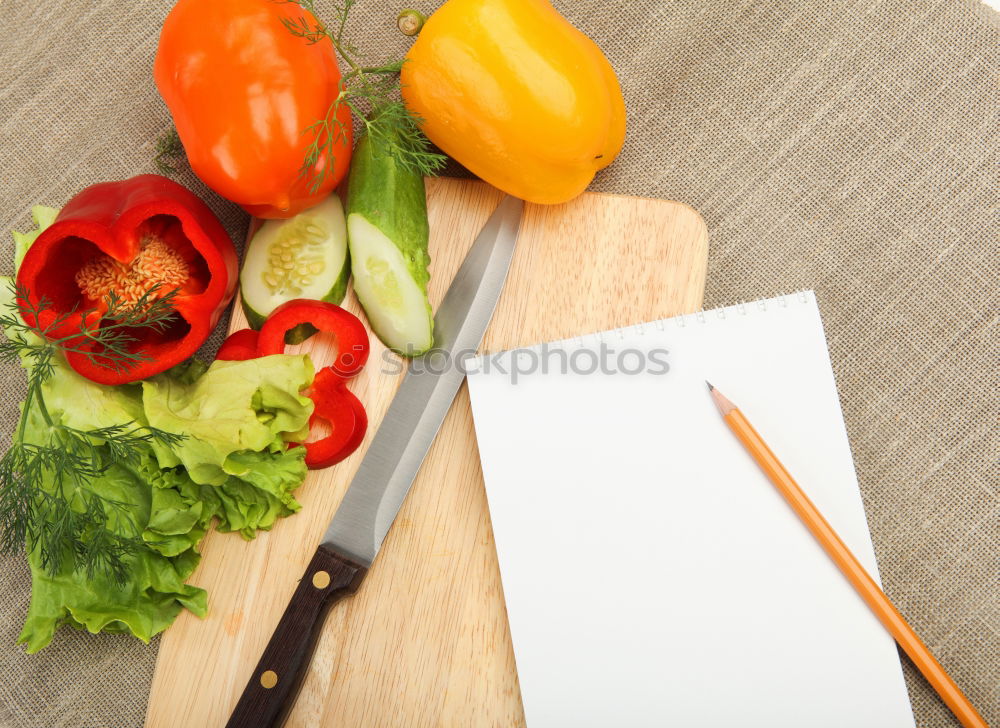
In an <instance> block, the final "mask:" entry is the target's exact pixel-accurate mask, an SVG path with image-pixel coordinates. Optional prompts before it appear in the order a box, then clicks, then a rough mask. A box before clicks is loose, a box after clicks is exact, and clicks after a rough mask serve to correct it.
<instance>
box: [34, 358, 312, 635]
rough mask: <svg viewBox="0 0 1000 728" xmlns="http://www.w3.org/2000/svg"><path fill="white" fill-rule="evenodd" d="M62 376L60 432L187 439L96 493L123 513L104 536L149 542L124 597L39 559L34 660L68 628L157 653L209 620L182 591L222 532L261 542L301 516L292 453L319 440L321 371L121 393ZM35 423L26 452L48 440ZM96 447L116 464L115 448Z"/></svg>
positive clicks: (228, 373)
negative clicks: (204, 543) (316, 409)
mask: <svg viewBox="0 0 1000 728" xmlns="http://www.w3.org/2000/svg"><path fill="white" fill-rule="evenodd" d="M54 366H55V371H54V374H53V376H52V377H51V378H50V379H49V380H47V381H46V382H45V384H44V385H43V394H44V399H45V402H46V404H47V408H48V411H49V414H50V416H51V417H52V418H53V420H54V422H55V423H56V425H63V426H68V427H72V428H75V429H78V430H83V431H89V430H94V429H98V428H102V427H110V426H115V425H126V426H128V427H149V426H152V427H156V428H158V429H160V430H163V431H164V432H168V433H173V434H176V435H180V436H182V439H181V440H180V441H179V442H177V443H176V444H173V445H169V446H168V445H165V444H163V443H161V442H157V441H155V440H154V441H151V442H150V443H148V444H146V445H142V446H140V447H139V448H138V450H139V456H138V457H137V458H136V459H135V460H134V461H129V462H122V461H117V462H113V464H112V465H111V466H110V467H108V468H107V469H106V470H105V471H104V472H102V473H101V474H100V475H98V476H97V477H95V478H93V479H92V480H90V482H89V483H88V484H87V487H88V489H90V490H92V491H93V492H94V493H96V494H97V495H99V496H101V497H102V498H104V499H106V501H108V502H115V503H118V504H120V505H119V506H118V507H117V508H112V509H109V516H108V520H107V527H108V528H109V529H110V530H113V531H116V532H119V533H122V534H123V535H129V536H134V535H136V534H139V535H141V538H142V541H143V542H144V543H145V547H140V549H139V550H138V552H137V553H133V554H129V555H128V556H127V557H126V559H125V563H126V567H127V575H126V580H125V583H124V584H122V585H119V584H117V583H115V582H113V581H112V580H110V579H109V578H108V577H106V576H104V575H102V574H92V575H87V574H84V573H80V572H77V571H73V570H72V567H71V566H67V567H66V568H64V569H63V570H61V571H60V572H59V573H56V574H50V573H49V572H48V570H47V569H46V568H45V566H44V565H43V564H41V563H40V558H39V555H38V553H37V551H32V550H30V549H29V554H28V560H29V564H30V566H31V572H32V596H31V604H30V606H29V609H28V615H27V618H26V620H25V624H24V629H23V630H22V632H21V636H20V638H19V641H20V642H22V643H24V644H26V645H27V651H28V652H37V651H38V650H40V649H42V648H43V647H45V646H46V645H47V644H49V642H50V641H51V640H52V637H53V635H54V634H55V632H56V630H57V629H58V628H59V627H60V626H61V625H64V624H65V625H69V626H71V627H74V628H77V629H86V630H88V631H90V632H101V631H103V632H126V633H130V634H132V635H134V636H135V637H138V638H139V639H141V640H143V641H144V642H148V641H149V640H150V639H151V638H152V637H153V636H154V635H155V634H157V633H159V632H161V631H162V630H164V629H166V627H168V626H169V625H170V624H171V623H172V622H173V620H174V619H175V618H176V617H177V615H178V614H179V613H180V610H181V609H184V608H186V609H189V610H191V611H192V612H194V613H195V614H197V615H199V616H203V615H204V614H205V612H206V610H207V595H206V593H205V592H204V590H202V589H199V588H197V587H194V586H190V585H187V584H185V580H186V579H187V578H188V577H189V576H190V575H191V572H192V571H193V570H194V568H195V566H197V564H198V560H199V558H200V555H199V553H198V547H199V544H200V543H201V540H202V538H204V536H205V533H206V532H207V531H208V529H209V528H210V527H211V525H212V523H213V521H216V522H217V528H218V529H219V530H220V531H239V532H240V533H241V534H242V535H243V537H244V538H252V537H253V536H254V534H255V533H256V532H257V531H258V530H260V529H269V528H271V527H272V526H273V525H274V523H275V521H276V520H277V519H278V518H280V517H283V516H287V515H290V514H292V513H294V512H296V511H297V510H299V508H300V506H299V504H298V502H296V500H295V498H294V495H293V493H294V491H295V489H296V488H297V487H298V486H299V485H301V483H302V481H303V480H304V479H305V475H306V466H305V460H304V458H305V454H304V450H303V448H301V447H294V448H289V447H288V445H287V444H286V442H285V440H286V439H288V438H290V437H291V436H292V435H293V434H294V433H298V432H300V431H302V430H303V429H304V428H305V429H308V423H309V417H310V415H311V414H312V401H311V400H309V399H308V398H307V397H303V396H302V395H301V394H299V392H300V390H302V389H304V388H306V387H308V386H309V385H310V384H311V383H312V376H313V370H312V363H311V361H310V360H309V358H308V357H307V356H284V355H279V356H272V357H266V358H264V359H259V360H251V361H247V362H214V363H212V364H211V365H210V366H207V367H206V366H205V365H204V364H201V363H198V362H193V363H191V364H186V365H182V366H180V367H175V368H174V369H172V370H170V371H169V372H165V373H163V374H161V375H158V376H157V377H155V378H154V379H152V380H147V381H146V382H143V383H141V384H131V385H122V386H120V387H107V386H104V385H100V384H96V383H94V382H91V381H90V380H88V379H86V378H84V377H82V376H80V375H78V374H77V373H76V372H74V371H73V370H72V369H71V368H70V367H69V366H68V365H67V364H66V362H65V360H63V359H62V358H61V357H57V358H56V359H55V360H54ZM24 417H25V418H26V425H25V430H24V438H23V439H24V441H25V442H28V443H42V442H45V441H46V439H47V438H48V437H49V429H48V425H47V424H46V423H45V422H44V420H43V419H42V418H41V416H40V415H39V413H38V411H37V409H35V408H34V407H33V408H32V409H31V411H29V412H25V413H24ZM93 441H94V445H95V447H96V448H97V449H98V451H100V452H101V453H102V454H103V455H105V456H106V457H107V459H108V460H111V455H110V452H109V449H108V447H107V446H106V445H104V444H103V443H102V442H101V441H100V440H99V439H96V438H93ZM52 487H54V486H51V485H50V490H51V488H52ZM112 511H113V512H114V516H113V517H112V515H111V513H112ZM66 563H67V564H71V563H72V560H69V559H68V560H66Z"/></svg>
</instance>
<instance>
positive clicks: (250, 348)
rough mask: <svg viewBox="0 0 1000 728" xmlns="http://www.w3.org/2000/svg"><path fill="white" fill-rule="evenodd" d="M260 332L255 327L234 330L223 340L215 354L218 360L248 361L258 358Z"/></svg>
mask: <svg viewBox="0 0 1000 728" xmlns="http://www.w3.org/2000/svg"><path fill="white" fill-rule="evenodd" d="M259 336H260V335H259V334H258V333H257V332H256V331H254V330H253V329H240V330H239V331H234V332H233V333H231V334H230V335H229V337H228V338H227V339H226V340H225V341H223V342H222V346H220V347H219V351H217V352H216V354H215V360H216V361H246V360H247V359H256V358H257V356H258V354H257V339H258V338H259Z"/></svg>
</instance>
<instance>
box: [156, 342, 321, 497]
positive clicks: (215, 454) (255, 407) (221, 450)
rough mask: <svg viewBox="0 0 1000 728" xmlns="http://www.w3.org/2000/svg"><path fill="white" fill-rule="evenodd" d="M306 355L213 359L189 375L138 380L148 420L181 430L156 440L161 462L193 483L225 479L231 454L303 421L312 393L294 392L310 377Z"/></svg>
mask: <svg viewBox="0 0 1000 728" xmlns="http://www.w3.org/2000/svg"><path fill="white" fill-rule="evenodd" d="M312 377H313V367H312V361H311V360H310V359H309V357H308V356H307V355H305V354H300V355H298V356H286V355H283V354H279V355H276V356H268V357H263V358H260V359H250V360H247V361H217V362H213V363H212V365H211V366H210V367H209V368H208V370H207V371H206V372H205V373H204V374H203V375H202V376H201V377H198V378H197V379H195V380H194V381H193V382H185V381H182V380H179V379H177V378H174V377H171V376H163V375H161V376H157V377H153V378H152V379H148V380H146V381H145V382H143V383H142V389H143V408H144V410H145V417H146V421H147V422H148V423H149V424H150V425H151V426H153V427H156V428H159V429H161V430H165V431H167V432H175V433H178V434H184V435H186V436H187V437H186V439H185V440H184V441H183V442H181V443H180V444H179V445H177V446H175V447H170V448H168V447H164V446H161V445H154V446H153V449H154V451H155V452H156V457H157V459H158V460H159V462H160V466H161V467H164V468H169V467H174V466H176V465H183V466H184V467H185V468H186V469H187V471H188V475H190V476H191V479H192V480H194V481H195V482H196V483H205V484H209V485H223V484H224V483H225V482H226V480H227V479H228V477H229V475H231V473H228V472H227V468H226V461H227V459H228V458H229V457H230V456H231V455H233V454H234V453H238V452H243V451H251V452H262V451H264V450H266V449H268V448H269V447H271V446H272V445H275V444H279V445H280V444H281V443H282V442H283V438H282V435H283V434H284V433H294V432H298V431H300V430H301V429H302V428H303V427H306V426H308V424H309V416H310V415H311V414H312V406H313V405H312V400H310V399H309V398H308V397H304V396H302V395H301V394H299V392H300V390H302V389H305V388H306V387H308V386H309V385H310V384H311V383H312Z"/></svg>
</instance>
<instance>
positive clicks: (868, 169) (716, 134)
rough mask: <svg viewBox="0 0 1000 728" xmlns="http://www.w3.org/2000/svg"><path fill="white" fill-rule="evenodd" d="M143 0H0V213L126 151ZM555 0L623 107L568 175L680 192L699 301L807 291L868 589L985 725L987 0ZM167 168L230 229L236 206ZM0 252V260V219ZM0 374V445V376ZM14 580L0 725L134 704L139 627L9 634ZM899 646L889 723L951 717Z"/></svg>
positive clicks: (358, 18)
mask: <svg viewBox="0 0 1000 728" xmlns="http://www.w3.org/2000/svg"><path fill="white" fill-rule="evenodd" d="M170 4H171V3H170V2H161V1H157V2H143V3H122V2H112V1H111V0H95V1H94V2H86V3H84V2H77V1H72V2H71V1H70V0H63V1H62V2H59V1H57V0H40V1H39V2H35V3H15V2H4V3H2V4H0V28H2V34H0V170H2V174H3V180H4V183H3V204H2V206H0V230H7V229H11V228H14V229H21V230H26V229H28V228H29V227H30V224H29V216H28V210H29V207H30V206H31V204H33V203H38V202H42V203H46V204H50V205H53V206H56V207H58V206H59V205H61V204H62V203H63V202H65V200H66V199H68V198H69V197H70V196H71V195H72V194H73V193H74V192H75V191H77V190H78V189H80V188H82V187H84V186H85V185H87V184H89V183H93V182H97V181H100V180H108V179H121V178H125V177H129V176H132V175H134V174H137V173H140V172H149V171H153V164H152V156H153V154H152V149H153V141H154V140H155V139H156V137H157V136H158V135H159V134H160V133H161V132H162V131H163V130H164V129H166V128H167V127H168V125H169V123H170V122H169V117H168V115H167V111H166V109H165V108H164V106H163V104H162V102H161V101H160V99H159V97H158V96H157V94H156V91H155V89H154V86H153V82H152V78H151V65H152V60H153V54H154V50H155V47H156V39H157V35H158V32H159V27H160V23H161V22H162V19H163V16H164V15H165V14H166V12H167V10H168V8H169V6H170ZM556 4H557V6H558V7H559V9H560V10H561V11H563V12H564V13H565V14H566V15H567V16H568V17H569V19H570V20H571V21H572V22H573V23H574V24H576V25H577V26H578V27H579V28H581V29H582V30H584V32H586V33H587V34H589V35H590V36H592V37H593V38H594V39H595V40H596V41H597V42H598V43H599V44H600V45H601V46H602V47H603V48H604V49H605V51H606V52H607V54H608V56H609V57H610V59H611V61H612V63H613V64H614V66H615V68H616V69H617V71H618V73H619V76H620V78H621V81H622V86H623V88H624V91H625V97H626V103H627V105H628V108H629V135H628V140H627V143H626V147H625V151H624V153H623V154H622V156H621V158H620V159H619V160H618V161H617V162H616V163H615V165H614V166H613V167H612V168H611V169H610V170H608V171H607V172H606V173H604V174H603V175H602V176H601V177H600V178H599V179H598V180H597V182H596V183H595V188H596V189H600V190H604V191H609V192H621V193H631V194H639V195H649V196H657V197H665V198H673V199H677V200H682V201H684V202H687V203H690V204H691V205H693V206H694V207H695V208H697V209H698V210H700V212H701V213H702V215H703V216H704V217H705V219H706V221H707V222H708V226H709V230H710V231H711V252H710V259H709V273H708V290H707V293H706V300H705V305H706V306H708V307H711V306H717V305H723V304H728V303H733V302H735V301H739V300H745V299H753V298H757V297H761V296H770V295H773V294H775V293H779V292H782V291H791V290H794V289H798V288H803V287H812V288H815V289H816V290H817V293H818V296H819V301H820V307H821V309H822V312H823V316H824V320H825V322H826V327H827V335H828V338H829V343H830V350H831V355H832V357H833V365H834V369H835V371H836V374H837V380H838V384H839V387H840V394H841V399H842V402H843V406H844V412H845V416H846V418H847V426H848V430H849V433H850V437H851V443H852V446H853V449H854V456H855V459H856V462H857V468H858V474H859V476H860V479H861V487H862V490H863V493H864V499H865V505H866V509H867V513H868V521H869V524H870V526H871V530H872V534H873V537H874V541H875V547H876V552H877V554H878V560H879V565H880V568H881V573H882V580H883V582H884V584H885V587H886V590H887V591H888V593H889V595H890V596H891V597H892V599H893V600H895V602H896V604H897V605H898V606H899V607H900V609H901V610H902V612H903V613H904V614H905V615H906V616H907V618H908V619H909V620H910V621H911V622H912V624H913V625H914V627H915V628H916V629H917V631H918V632H919V633H920V634H921V635H922V636H923V638H924V640H925V641H926V642H927V644H928V645H929V646H930V648H931V649H932V650H933V652H934V653H935V654H936V655H937V656H938V658H939V659H940V660H941V662H942V663H943V664H944V665H945V667H946V668H947V669H948V670H949V671H950V672H951V674H952V675H953V676H954V678H955V679H956V680H957V682H958V683H959V684H960V685H961V686H963V688H964V689H965V690H966V691H967V692H968V694H969V696H970V697H971V699H972V700H973V702H974V703H975V704H976V705H977V706H978V707H979V709H980V710H981V711H982V712H983V714H984V715H985V716H986V718H987V719H988V720H989V721H990V722H991V723H994V724H996V723H1000V637H998V629H1000V599H998V594H1000V582H998V575H1000V559H998V553H1000V548H998V546H1000V498H998V492H997V489H998V482H997V474H998V473H997V469H996V463H997V438H996V434H995V427H996V422H997V414H998V408H997V404H998V401H997V387H998V381H997V361H996V354H997V347H996V341H997V339H996V337H997V331H996V321H997V310H998V305H997V304H998V296H997V291H998V285H997V280H998V274H1000V267H998V252H1000V251H998V244H997V242H998V227H997V219H996V218H995V217H993V216H992V215H993V214H994V213H993V212H992V211H991V208H995V207H996V203H997V200H998V190H997V167H996V163H997V161H998V155H997V151H998V134H997V86H996V79H997V73H998V70H1000V23H998V20H997V15H996V14H995V13H994V12H993V11H991V10H989V9H987V8H985V7H984V6H981V5H979V4H978V3H976V2H970V1H968V0H967V1H961V0H947V1H945V0H939V1H937V2H932V1H930V0H922V1H920V2H909V3H908V2H891V1H884V0H870V1H868V2H833V1H831V0H802V1H801V2H792V1H784V2H782V1H778V0H775V1H774V2H722V1H719V0H712V1H708V0H687V1H684V2H680V1H678V2H657V1H655V0H642V1H639V2H630V3H621V4H619V5H618V6H617V7H615V6H612V4H609V3H607V2H597V1H596V0H558V1H557V3H556ZM397 5H399V3H397V4H389V6H390V7H391V8H392V9H391V10H390V9H387V7H386V4H385V3H380V2H376V1H375V0H362V2H360V3H359V5H358V7H357V9H356V11H355V13H354V20H353V22H352V23H351V29H352V32H353V34H354V37H355V38H357V39H358V41H359V44H360V45H362V46H363V47H364V48H367V49H372V53H373V55H374V56H383V55H386V54H388V53H389V52H395V51H397V50H399V49H401V48H403V47H404V45H405V44H404V41H403V39H402V38H401V37H399V36H398V35H397V34H395V32H394V31H393V30H392V18H393V17H394V15H395V11H396V10H398V9H399V8H398V7H397ZM412 5H414V6H416V7H418V8H420V9H422V10H425V11H430V10H431V9H433V7H434V6H435V5H436V3H435V2H413V3H412ZM321 7H325V8H326V10H327V11H329V5H328V3H325V2H321ZM181 181H182V182H184V183H186V184H188V185H189V186H192V187H193V189H195V191H196V192H198V193H199V194H201V195H202V196H204V197H206V199H208V200H209V202H210V204H212V206H213V208H214V209H215V210H216V211H217V212H218V213H219V214H220V216H221V217H222V219H223V220H224V222H225V223H226V224H227V226H228V228H229V230H230V232H231V233H232V234H233V236H234V237H236V238H237V239H239V238H240V236H241V231H242V229H243V226H244V224H245V218H244V216H243V215H242V214H241V213H240V212H239V210H237V209H236V208H235V207H233V206H232V205H229V204H228V203H226V202H224V201H222V200H220V199H219V198H217V197H215V196H214V195H212V194H211V193H209V192H207V191H206V190H205V189H204V187H203V186H202V185H200V184H199V183H198V182H197V181H196V180H194V179H193V178H192V177H191V176H190V175H189V174H187V175H184V176H182V178H181ZM0 250H2V253H0V270H6V269H9V268H10V265H11V250H12V244H11V243H10V240H9V239H8V240H6V241H5V242H3V245H2V248H0ZM0 377H2V381H3V382H4V384H3V390H2V391H3V395H2V398H0V430H2V437H3V440H4V444H5V443H6V438H7V437H8V436H9V434H10V433H11V431H12V430H13V428H14V423H15V419H16V415H17V402H18V400H19V397H20V396H21V393H22V384H21V382H22V377H21V376H20V375H19V374H18V373H17V371H16V370H15V369H14V368H13V367H7V368H5V369H4V370H3V371H2V372H0ZM28 595H29V583H28V571H27V568H26V566H25V563H24V559H23V558H22V557H17V558H11V557H4V558H3V559H2V561H0V725H3V726H18V727H21V726H37V727H44V728H55V727H56V726H73V727H86V728H90V727H94V726H116V727H117V726H121V727H123V728H126V727H132V726H138V725H140V724H141V723H142V719H143V715H144V711H145V706H146V700H147V695H148V690H149V684H150V678H151V675H152V670H153V664H154V660H155V657H156V645H155V643H154V644H153V645H151V646H148V647H147V646H144V645H142V644H141V643H139V642H137V641H135V640H130V639H126V638H122V637H114V636H111V637H109V636H96V637H95V636H91V635H87V634H78V633H73V632H71V631H63V632H62V633H60V634H59V635H58V636H57V638H56V640H55V641H54V643H53V644H52V646H50V647H49V648H47V649H46V650H45V651H44V652H42V653H41V654H39V655H36V656H31V657H28V656H26V655H24V654H23V653H22V651H21V650H20V649H18V648H17V647H15V646H14V640H15V638H16V636H17V634H18V631H19V629H20V625H21V620H22V618H23V616H24V613H25V609H26V607H27V603H28ZM816 659H818V660H819V659H823V658H822V655H817V656H816ZM904 666H905V670H906V674H907V682H908V685H909V688H910V696H911V699H912V702H913V709H914V712H915V714H916V716H917V723H918V724H919V725H920V726H947V725H955V722H954V720H953V719H952V718H951V717H950V715H949V714H948V712H947V710H946V709H945V708H944V707H943V705H942V704H941V703H940V702H939V701H938V699H937V698H936V697H935V695H934V694H933V692H932V691H931V690H930V688H929V687H928V686H927V685H926V683H925V682H924V681H923V679H922V678H921V677H920V676H919V675H918V674H916V673H915V671H914V669H913V668H912V666H910V665H909V663H908V662H905V661H904ZM803 669H808V666H803ZM723 690H724V688H723ZM845 699H849V696H845ZM184 728H196V727H184Z"/></svg>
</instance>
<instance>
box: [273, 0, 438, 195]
mask: <svg viewBox="0 0 1000 728" xmlns="http://www.w3.org/2000/svg"><path fill="white" fill-rule="evenodd" d="M283 1H284V2H285V3H286V4H293V5H298V6H299V7H300V8H302V9H303V10H305V11H306V12H308V13H309V14H310V15H311V16H312V19H311V20H310V19H309V18H308V17H306V16H305V15H300V16H299V17H298V18H283V19H282V23H283V24H284V25H285V27H286V28H287V29H288V30H289V32H291V33H292V34H293V35H295V36H297V37H299V38H302V39H304V40H305V41H306V42H307V43H310V44H313V43H319V42H322V41H324V40H328V41H329V42H330V43H331V44H332V45H333V48H334V50H335V51H336V53H337V55H339V56H340V58H342V59H343V61H344V63H345V64H346V65H347V68H348V70H347V72H346V73H345V74H344V75H343V76H342V77H341V81H340V91H339V93H338V94H337V97H336V98H335V99H334V100H333V102H332V103H331V104H330V106H329V107H328V108H327V111H326V115H325V116H324V117H323V118H322V119H320V120H318V121H317V122H315V123H314V124H311V125H310V126H308V127H307V128H306V129H305V130H304V131H303V133H304V134H310V135H312V142H311V143H310V144H309V146H308V147H307V148H306V155H305V159H304V160H303V163H302V167H301V168H300V170H299V174H300V175H301V176H303V177H306V178H307V179H309V189H310V192H316V191H317V190H318V189H319V188H320V186H321V185H322V184H323V181H324V180H325V179H326V175H327V174H329V173H330V171H331V170H332V169H333V168H334V162H335V148H336V146H337V145H338V144H340V143H343V142H345V141H346V140H347V139H348V130H347V129H346V128H345V125H344V123H343V122H342V121H341V120H340V119H338V118H337V114H338V113H339V112H340V110H341V109H342V108H343V107H345V106H346V107H347V108H348V109H350V111H351V113H352V114H353V115H354V117H355V118H357V119H358V120H359V121H360V122H361V124H362V126H363V128H364V131H365V133H366V134H368V135H369V136H370V137H371V139H372V142H373V143H374V145H375V147H376V148H377V149H378V150H379V152H380V153H388V154H390V155H391V156H393V157H394V158H395V159H396V160H397V161H398V162H399V164H400V165H402V166H403V167H405V168H406V169H408V170H410V171H413V172H416V173H419V174H422V175H433V174H435V173H437V172H438V171H440V170H441V169H442V168H443V167H444V165H445V162H446V161H447V158H446V157H445V156H444V155H443V154H439V153H437V152H435V151H433V149H432V147H431V143H430V141H429V140H428V139H427V137H426V136H425V135H424V133H423V132H422V131H421V130H420V123H421V121H422V120H421V119H419V118H418V117H416V116H415V115H413V114H412V113H411V112H410V111H409V110H408V109H407V108H406V106H405V105H404V104H403V102H402V100H401V99H400V98H399V88H400V85H399V72H400V71H401V70H402V67H403V61H402V60H399V61H390V62H386V63H383V64H381V65H375V66H370V65H362V63H361V62H360V61H359V60H358V56H359V54H358V51H357V49H356V48H355V47H354V46H352V45H351V44H350V43H348V42H347V41H345V40H344V29H345V27H346V24H347V17H348V14H349V12H350V10H351V8H352V7H353V5H354V2H355V0H344V4H343V5H340V6H336V12H337V23H336V30H333V31H331V30H330V29H329V28H328V27H327V26H326V25H325V24H324V23H322V22H321V21H319V20H316V8H315V0H283ZM320 161H324V162H325V163H324V164H323V165H322V167H321V168H320V169H319V170H318V171H317V169H316V167H317V164H318V163H319V162H320Z"/></svg>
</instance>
